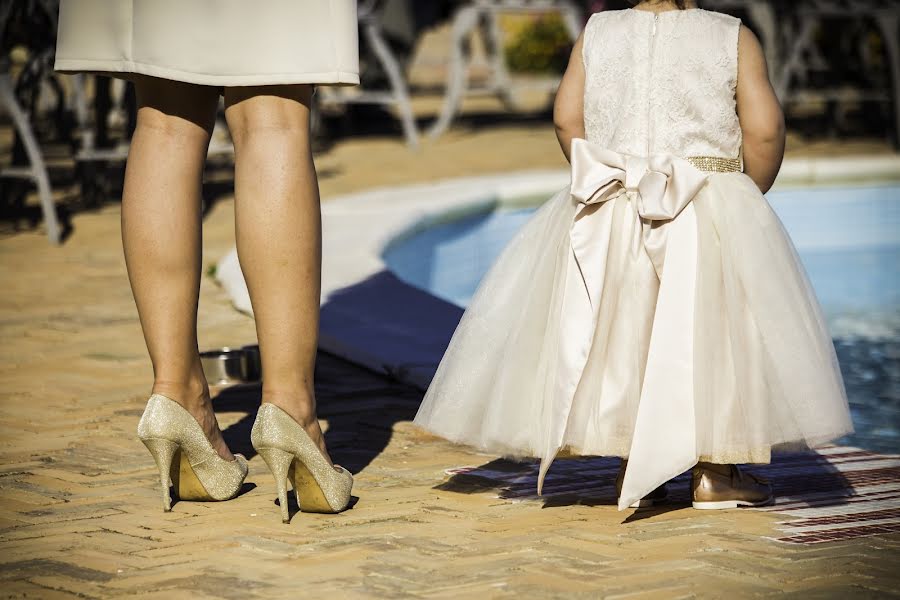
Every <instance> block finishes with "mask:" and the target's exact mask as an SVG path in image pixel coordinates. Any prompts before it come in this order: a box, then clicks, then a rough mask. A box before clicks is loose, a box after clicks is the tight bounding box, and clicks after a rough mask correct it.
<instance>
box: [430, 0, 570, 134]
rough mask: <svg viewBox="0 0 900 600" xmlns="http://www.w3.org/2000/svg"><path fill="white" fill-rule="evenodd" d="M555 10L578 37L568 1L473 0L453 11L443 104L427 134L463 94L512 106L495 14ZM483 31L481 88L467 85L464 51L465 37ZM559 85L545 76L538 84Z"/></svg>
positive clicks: (444, 122)
mask: <svg viewBox="0 0 900 600" xmlns="http://www.w3.org/2000/svg"><path fill="white" fill-rule="evenodd" d="M513 12H514V13H548V12H549V13H552V12H555V13H558V14H560V15H561V16H562V18H563V21H564V23H565V25H566V29H567V30H568V32H569V35H570V36H571V38H572V40H576V39H578V36H579V35H580V34H581V28H582V22H581V19H582V12H581V10H579V9H578V8H576V6H575V4H574V3H572V2H570V1H569V0H474V2H472V3H471V4H469V5H467V6H463V7H461V8H459V9H458V10H457V11H456V14H455V16H454V17H453V32H452V39H453V41H452V46H451V50H450V70H449V72H448V74H447V86H446V91H445V92H444V104H443V108H442V110H441V113H440V115H439V116H438V118H437V120H436V121H435V122H434V124H433V125H432V126H431V128H430V129H429V130H428V135H429V136H431V137H437V136H439V135H441V134H442V133H444V132H445V131H446V130H447V128H448V127H450V123H451V122H452V121H453V119H454V117H455V116H456V113H457V112H458V111H459V107H460V105H461V104H462V100H463V98H464V97H465V96H468V95H474V94H482V95H483V94H488V95H495V96H498V97H499V98H500V99H501V100H502V101H503V102H504V104H506V105H507V106H514V105H515V89H516V87H517V86H516V85H515V84H514V83H513V82H512V80H511V78H510V75H509V71H508V70H507V68H506V60H505V56H504V52H503V41H502V31H501V28H500V19H499V17H500V16H501V15H502V14H504V13H513ZM479 27H481V28H482V31H483V33H484V34H485V38H486V39H485V46H486V51H487V53H488V62H489V64H490V68H491V80H490V81H489V82H488V84H487V85H486V86H484V87H480V88H471V87H470V86H469V68H470V66H471V57H470V56H469V53H468V52H467V46H468V42H469V38H470V37H471V36H472V34H473V33H474V32H475V30H476V29H477V28H479ZM558 85H559V79H558V78H548V79H547V80H545V81H544V82H543V84H542V87H546V88H547V90H548V91H550V90H555V89H556V87H557V86H558Z"/></svg>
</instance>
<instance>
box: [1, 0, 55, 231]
mask: <svg viewBox="0 0 900 600" xmlns="http://www.w3.org/2000/svg"><path fill="white" fill-rule="evenodd" d="M14 8H15V9H17V10H18V11H19V13H18V14H16V13H14V12H13V9H14ZM57 14H58V12H57V8H56V3H55V2H54V1H53V0H49V1H40V0H32V1H28V2H24V1H23V2H21V3H20V4H14V3H13V2H12V1H5V2H2V3H0V48H2V49H3V55H2V56H0V109H2V110H3V111H4V112H6V113H7V114H8V115H9V117H10V118H11V119H12V123H13V127H14V128H15V134H16V141H18V142H19V144H21V147H22V149H23V150H24V156H22V155H21V153H16V152H15V151H14V156H13V163H12V164H11V165H8V166H6V167H4V168H0V179H2V178H7V179H9V178H15V179H26V180H30V181H32V182H33V183H34V185H35V186H36V187H37V192H38V199H39V201H40V205H41V211H42V213H43V217H44V225H45V227H46V229H47V239H49V240H50V242H51V243H53V244H58V243H59V242H60V241H61V239H62V229H61V228H60V225H59V219H58V218H57V215H56V205H55V204H54V203H53V190H52V189H51V187H50V177H49V175H48V174H47V165H46V163H45V161H44V155H43V153H42V152H41V148H40V146H39V144H38V141H37V137H36V136H35V134H34V129H33V128H32V124H31V115H30V112H29V111H28V110H26V109H25V108H24V107H23V106H22V104H21V103H20V102H19V99H18V98H17V92H20V93H23V94H26V93H27V94H30V95H31V96H32V97H35V96H36V95H37V94H38V93H39V90H35V89H26V88H29V87H30V88H35V87H38V88H39V87H40V86H41V83H42V80H43V79H44V77H45V75H46V73H47V71H48V70H51V71H52V68H53V67H52V62H53V53H54V48H53V46H46V45H43V47H40V46H39V47H38V48H35V49H34V51H33V52H31V55H30V57H29V60H28V62H27V63H26V64H25V66H24V68H23V69H22V70H21V72H20V75H19V78H18V81H16V82H14V81H13V78H12V76H11V74H10V58H9V56H8V54H7V48H8V47H9V46H10V45H11V44H12V43H14V42H15V41H17V40H10V39H9V37H10V30H11V27H10V22H11V20H12V19H13V17H14V16H17V17H19V18H23V19H27V18H29V17H30V16H32V15H40V16H41V17H42V18H45V19H47V20H48V23H47V24H48V25H49V26H50V27H51V28H52V30H53V31H55V30H56V16H57ZM14 146H15V144H14ZM23 159H24V160H23ZM22 163H24V164H22Z"/></svg>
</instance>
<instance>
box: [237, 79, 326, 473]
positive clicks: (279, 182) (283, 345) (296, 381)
mask: <svg viewBox="0 0 900 600" xmlns="http://www.w3.org/2000/svg"><path fill="white" fill-rule="evenodd" d="M311 97H312V87H311V86H309V85H288V86H263V87H240V88H226V90H225V118H226V119H227V120H228V127H229V129H230V130H231V136H232V139H233V140H234V151H235V163H236V166H235V186H234V190H235V217H236V233H237V250H238V256H239V258H240V262H241V269H242V270H243V272H244V277H245V279H246V281H247V289H248V290H249V292H250V299H251V301H252V303H253V314H254V316H255V318H256V333H257V337H258V338H259V349H260V354H261V357H262V370H263V398H262V399H263V402H269V403H272V404H274V405H276V406H278V407H279V408H281V409H283V410H284V411H285V412H287V413H288V414H289V415H291V417H293V418H294V420H296V421H297V422H298V423H299V424H300V425H301V426H303V428H304V429H305V430H306V431H307V433H309V435H310V437H311V438H312V439H313V441H315V442H316V443H317V444H318V445H319V448H321V449H322V452H323V453H324V454H325V456H326V458H327V457H328V453H327V451H326V449H325V441H324V438H323V436H322V430H321V429H320V428H319V423H318V421H317V420H316V399H315V392H314V390H313V371H314V368H315V360H316V347H317V344H318V332H319V294H320V286H321V282H320V279H321V266H322V241H321V228H322V226H321V215H320V211H319V189H318V182H317V181H316V170H315V166H314V165H313V161H312V151H311V150H310V140H309V104H310V99H311ZM329 460H330V459H329Z"/></svg>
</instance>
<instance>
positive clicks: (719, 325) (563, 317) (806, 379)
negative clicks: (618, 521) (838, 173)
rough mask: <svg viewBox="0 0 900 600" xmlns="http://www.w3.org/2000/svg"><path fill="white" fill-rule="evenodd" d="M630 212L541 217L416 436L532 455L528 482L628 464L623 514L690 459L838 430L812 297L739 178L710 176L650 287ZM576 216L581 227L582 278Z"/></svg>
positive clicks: (787, 245) (764, 454)
mask: <svg viewBox="0 0 900 600" xmlns="http://www.w3.org/2000/svg"><path fill="white" fill-rule="evenodd" d="M636 200H637V196H636V194H635V193H634V192H628V193H622V194H620V195H619V196H618V197H616V198H614V199H612V200H610V201H608V202H605V203H603V204H600V205H599V206H596V207H594V208H593V209H592V211H591V212H589V213H584V212H582V213H579V211H580V210H582V211H583V205H582V204H580V203H579V201H578V200H577V199H575V198H574V197H573V195H572V193H570V190H569V189H566V190H563V191H561V192H560V193H558V194H557V195H555V196H554V197H553V198H551V199H550V201H548V202H547V203H546V204H544V205H543V206H542V207H541V208H540V209H539V210H538V211H537V213H536V214H535V216H534V217H533V218H532V220H531V221H529V222H528V223H527V224H526V226H525V227H524V228H523V229H522V230H521V231H519V232H518V234H517V235H516V236H515V238H514V239H513V240H512V241H511V243H510V244H509V245H508V247H507V248H506V249H505V250H504V252H503V253H502V255H501V256H500V258H499V259H498V260H497V262H496V264H495V265H494V266H493V267H492V269H491V271H490V272H489V273H488V274H487V276H486V277H485V279H484V280H483V282H482V284H481V286H480V287H479V289H478V291H477V292H476V294H475V296H474V297H473V299H472V302H471V304H470V306H469V308H468V310H467V311H466V313H465V315H464V316H463V318H462V321H461V322H460V324H459V327H458V329H457V331H456V333H455V334H454V336H453V339H452V341H451V342H450V345H449V347H448V349H447V352H446V354H445V356H444V358H443V360H442V362H441V364H440V367H439V368H438V370H437V373H436V375H435V377H434V380H433V382H432V384H431V386H430V387H429V389H428V392H427V394H426V396H425V399H424V401H423V403H422V406H421V408H420V409H419V412H418V414H417V415H416V418H415V422H416V424H418V425H419V426H421V427H423V428H425V429H427V430H430V431H431V432H433V433H436V434H438V435H440V436H442V437H444V438H447V439H449V440H452V441H454V442H459V443H463V444H467V445H471V446H474V447H476V448H479V449H481V450H484V451H487V452H490V453H495V454H500V455H506V456H516V457H525V456H529V457H539V458H541V459H542V460H543V465H542V466H543V467H544V468H543V469H542V473H546V469H547V468H548V467H549V465H550V463H551V462H552V460H553V459H554V457H555V456H557V454H559V453H569V454H575V455H607V456H621V457H630V461H629V467H628V471H629V472H630V473H626V488H627V489H626V490H624V491H623V498H622V499H620V507H622V506H627V504H628V503H630V502H631V501H633V500H635V499H637V498H639V497H641V496H642V495H643V494H645V493H647V492H649V491H650V490H652V489H653V488H654V487H655V486H656V485H659V484H660V483H662V482H663V481H665V480H667V479H668V478H671V477H674V476H676V475H678V474H679V473H680V472H683V471H684V470H687V469H689V468H690V467H691V466H693V464H695V463H696V462H697V461H698V460H705V461H710V462H718V463H745V462H759V463H763V462H768V461H769V456H770V451H771V450H772V448H773V447H780V446H788V445H789V446H791V447H792V448H796V447H797V446H803V447H812V446H815V445H818V444H821V443H824V442H827V441H830V440H832V439H834V438H836V437H839V436H841V435H844V434H846V433H847V432H849V431H851V430H852V425H851V421H850V415H849V410H848V406H847V400H846V395H845V392H844V387H843V382H842V380H841V375H840V371H839V369H838V364H837V360H836V357H835V353H834V347H833V345H832V342H831V337H830V335H829V333H828V331H827V329H826V326H825V323H824V319H823V317H822V314H821V310H820V308H819V306H818V303H817V301H816V298H815V294H814V292H813V290H812V288H811V286H810V283H809V280H808V278H807V276H806V274H805V271H804V269H803V267H802V265H801V263H800V260H799V258H798V256H797V253H796V251H795V249H794V247H793V245H792V243H791V241H790V239H789V237H788V235H787V233H786V232H785V230H784V228H783V226H782V224H781V222H780V221H779V219H778V217H777V216H776V215H775V213H774V212H773V211H772V209H771V207H770V206H769V204H768V202H767V201H766V200H765V198H764V197H763V196H762V195H761V194H760V192H759V190H758V189H757V187H756V186H755V185H754V183H753V182H752V180H751V179H750V178H749V177H747V176H746V175H744V174H742V173H728V174H711V175H709V177H708V180H707V182H706V184H705V185H704V186H703V187H702V189H700V191H699V192H698V193H697V194H696V195H695V196H694V198H693V202H691V205H692V208H691V210H690V211H688V210H685V211H684V212H682V214H681V215H679V216H678V217H677V219H690V220H691V223H690V228H688V229H685V230H684V232H683V233H681V234H679V235H677V236H676V235H673V234H670V237H669V240H668V244H669V245H670V246H673V245H675V246H677V245H679V244H681V245H685V246H692V248H691V249H692V252H689V253H685V254H684V256H687V257H689V258H687V259H684V260H682V263H683V264H682V265H676V264H675V260H674V259H670V258H667V259H666V260H667V261H670V262H671V263H672V264H671V265H670V264H669V262H667V264H666V266H665V267H664V270H663V271H662V275H660V274H659V272H658V269H657V268H655V266H654V261H653V260H652V259H651V257H650V254H649V253H648V251H647V249H646V248H645V237H644V233H643V232H644V231H646V225H647V223H646V221H645V220H642V218H641V216H640V215H639V214H638V207H637V206H636ZM578 219H591V220H592V225H591V227H592V229H591V231H592V233H591V238H590V240H588V241H587V244H586V246H585V249H584V250H583V256H582V257H581V259H582V260H581V263H577V261H574V260H573V252H572V247H573V243H574V241H573V236H574V233H573V222H577V221H578ZM588 276H590V277H600V278H602V284H594V287H595V288H596V289H595V290H594V291H593V292H591V293H592V296H591V298H590V303H589V305H590V311H588V309H584V310H582V309H577V310H576V308H577V307H576V306H575V305H573V304H572V302H571V300H570V299H568V298H567V296H570V295H572V292H571V291H567V290H573V289H576V290H577V289H580V287H582V285H581V282H579V284H578V285H576V286H575V287H574V288H573V280H578V279H579V278H580V277H582V278H584V279H585V280H587V278H588ZM582 304H584V302H582ZM579 311H581V312H579ZM679 328H680V330H681V334H677V331H678V330H679ZM673 332H674V333H673ZM679 335H681V337H679ZM573 365H574V367H573ZM679 390H682V391H683V393H682V392H680V391H679ZM679 394H680V395H679ZM635 463H637V464H635Z"/></svg>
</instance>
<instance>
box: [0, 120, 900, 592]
mask: <svg viewBox="0 0 900 600" xmlns="http://www.w3.org/2000/svg"><path fill="white" fill-rule="evenodd" d="M552 135H553V134H552V128H551V127H549V126H543V125H542V126H541V127H540V128H536V127H531V126H529V127H520V128H517V127H516V126H503V127H497V128H494V129H492V130H490V131H486V132H479V133H473V134H466V135H457V134H453V135H450V136H447V137H446V138H442V139H441V140H438V142H435V143H433V145H431V146H428V147H426V148H424V149H423V152H422V153H421V154H419V155H416V156H411V157H409V162H410V164H409V166H408V167H407V168H406V172H404V173H397V172H392V171H389V170H388V169H387V168H386V165H388V164H390V161H395V162H396V161H397V160H399V159H400V158H402V157H404V156H407V153H406V151H405V149H404V148H403V146H402V143H401V142H399V141H394V140H391V141H389V142H385V141H383V140H375V141H371V140H361V141H353V142H347V143H346V144H343V145H341V146H340V147H338V148H336V149H334V150H333V151H332V152H329V153H328V154H327V155H325V156H323V157H320V158H319V160H318V162H319V166H320V169H321V170H322V189H323V197H325V198H326V199H329V198H333V197H334V196H336V195H337V194H344V193H350V192H354V191H356V190H360V189H365V188H376V187H380V186H385V185H394V184H397V183H408V182H410V181H413V180H414V178H418V179H420V180H429V179H432V178H450V177H455V176H458V175H461V174H466V173H471V172H478V173H489V172H500V171H506V170H510V169H512V168H517V169H526V168H527V169H558V167H560V166H561V165H559V164H557V163H558V162H559V159H558V156H557V155H556V154H554V155H552V156H551V155H550V152H556V149H555V148H554V147H553V144H552ZM548 142H549V143H548ZM385 148H386V150H385ZM496 148H511V149H514V150H512V151H511V152H513V153H514V154H510V153H509V152H506V153H498V152H493V151H491V149H496ZM382 150H383V151H382ZM478 152H480V155H478V154H477V153H478ZM369 156H372V158H371V162H368V161H366V160H365V159H366V158H367V157H369ZM404 164H405V163H404ZM404 178H405V179H404ZM563 183H564V182H563ZM328 206H329V203H328V202H326V213H328V212H329V211H330V210H336V209H330V208H328ZM232 217H233V202H232V200H231V198H230V197H223V198H222V199H220V200H219V201H217V202H216V203H215V204H214V205H213V206H212V208H211V209H210V211H209V213H208V215H207V216H206V220H205V225H204V227H205V229H204V252H205V257H206V258H205V264H206V265H211V264H215V263H216V262H217V261H218V260H219V259H220V258H221V257H222V256H224V255H225V254H227V252H228V251H229V250H230V248H231V246H232V244H233V237H232V236H233V233H232V232H233V223H232ZM72 222H73V226H74V231H73V234H72V236H71V237H70V238H69V239H68V240H67V242H66V243H65V244H64V245H63V246H61V247H58V248H53V247H50V246H49V245H47V243H46V240H45V238H44V237H43V235H42V233H41V232H40V231H29V232H24V233H17V234H15V235H6V236H4V237H2V238H0V257H2V260H0V276H2V281H3V282H4V286H5V290H4V293H3V294H2V296H0V315H2V319H0V334H2V336H3V339H4V340H6V341H7V343H6V344H4V346H3V348H2V350H0V353H2V354H0V356H2V359H3V360H2V361H0V378H2V379H0V380H2V382H3V387H2V390H0V590H2V594H0V595H2V596H3V597H19V598H23V597H24V598H71V597H81V598H110V597H123V596H132V595H138V594H140V595H142V596H147V597H150V598H153V597H159V598H163V597H165V598H173V597H174V598H181V597H192V598H206V597H208V598H253V597H260V598H279V597H333V598H372V597H378V598H426V597H430V598H441V597H443V598H460V597H479V598H480V597H498V598H503V597H516V598H563V597H565V598H572V597H575V598H578V597H589V598H596V597H609V598H616V597H618V598H628V597H635V598H637V597H640V598H655V597H658V598H671V597H694V596H696V597H722V596H726V595H727V596H733V597H739V598H742V597H751V596H754V595H759V596H774V595H786V596H788V597H791V596H793V597H798V598H804V599H805V598H831V597H834V598H847V597H852V598H856V597H863V598H864V597H871V598H882V597H886V596H890V595H892V594H893V595H896V593H897V592H896V590H898V589H900V571H898V569H897V567H898V565H900V533H897V532H896V531H894V532H892V531H891V528H890V527H888V526H886V524H890V523H893V522H894V520H895V519H896V512H897V511H896V509H895V508H891V507H892V506H893V505H892V504H890V502H891V498H890V496H892V495H893V496H894V497H896V496H897V495H900V494H895V493H893V492H892V490H894V489H896V487H897V486H898V485H900V468H898V466H897V459H896V458H893V457H877V456H872V455H866V454H855V453H854V452H853V451H852V450H845V449H836V450H835V451H834V452H833V454H834V456H833V457H832V458H831V459H829V460H828V461H825V462H819V463H816V464H812V463H804V465H802V468H799V467H798V466H797V465H793V464H790V463H781V464H778V465H775V466H774V467H773V470H771V471H768V472H766V474H767V475H769V476H771V477H773V479H774V480H775V484H776V488H778V489H779V490H780V491H782V492H787V493H788V494H791V493H793V492H791V490H792V489H794V488H796V487H797V486H800V487H803V488H805V489H806V494H807V495H806V496H804V498H805V499H806V501H807V504H813V503H815V502H818V503H819V507H818V510H819V512H818V513H816V515H815V516H814V515H812V514H806V516H804V517H803V518H802V519H798V518H793V517H790V516H788V515H787V514H781V513H775V512H765V511H726V512H713V513H701V512H698V511H693V510H691V509H688V508H685V507H684V504H682V503H679V502H678V497H679V496H678V494H680V493H681V492H680V491H679V490H680V489H682V488H681V487H678V488H677V489H676V490H675V492H674V493H675V495H676V497H675V500H676V502H675V503H674V504H672V505H669V506H667V507H665V508H663V509H661V510H658V511H648V512H643V513H632V512H631V511H628V512H622V513H620V512H618V511H616V510H615V507H614V506H611V505H609V501H610V498H611V489H612V483H611V478H610V473H611V472H612V471H614V470H615V464H614V463H611V462H609V461H603V460H591V461H588V462H587V463H578V462H575V461H573V462H562V461H561V462H560V470H559V473H558V477H557V478H556V479H555V485H556V486H557V487H556V488H555V489H554V490H553V491H554V493H553V495H550V496H548V498H547V499H536V498H534V497H533V496H532V495H531V494H530V493H529V491H528V490H529V489H531V486H530V484H529V482H530V480H529V478H530V477H531V475H530V469H531V466H530V465H528V464H524V465H522V464H515V463H509V462H506V461H498V460H496V459H495V458H496V457H492V456H486V455H481V454H478V453H475V452H472V451H471V450H469V449H466V448H462V447H457V446H453V445H450V444H448V443H446V442H443V441H441V440H437V439H434V438H432V437H429V436H427V435H425V434H423V433H422V432H420V431H418V430H416V429H415V428H414V427H413V426H412V425H411V424H410V422H409V421H410V419H411V418H412V416H413V414H414V413H415V411H416V408H417V407H418V403H419V401H420V399H421V392H420V390H418V389H416V387H414V386H410V385H407V384H403V383H399V382H398V381H397V380H396V378H395V377H394V375H395V374H390V375H384V374H376V373H372V372H371V371H368V370H365V369H362V368H360V367H358V366H355V365H353V364H350V363H348V362H346V361H343V360H340V359H338V358H335V357H334V356H332V355H329V354H323V355H322V356H321V360H320V362H319V373H318V394H319V399H320V404H321V411H322V416H323V419H324V422H325V424H326V426H327V429H328V432H327V435H328V441H329V444H330V447H331V448H332V452H333V454H334V456H335V458H336V459H337V460H338V461H339V462H342V463H344V464H345V465H346V466H348V468H351V469H352V470H353V471H354V472H355V473H356V487H355V490H354V494H355V495H356V496H358V498H359V500H358V501H357V502H356V504H355V505H354V506H353V508H352V509H351V510H349V511H347V512H345V513H343V514H341V515H337V516H327V515H305V514H297V515H295V516H294V518H293V521H292V522H291V524H290V525H289V526H285V525H282V524H281V522H280V519H279V517H278V508H277V506H276V505H275V504H274V499H275V490H274V486H273V482H272V480H271V476H270V475H269V474H268V472H267V471H266V468H265V465H263V463H262V461H261V460H260V458H259V457H258V456H252V455H251V454H250V452H251V449H250V447H249V443H248V441H249V428H250V425H251V424H252V420H253V417H254V414H255V410H256V406H257V403H258V399H259V390H258V388H257V387H256V386H252V385H248V386H237V387H232V388H229V389H226V390H218V395H217V397H216V400H215V405H216V408H217V411H218V416H219V419H220V422H221V424H222V426H223V428H224V429H225V431H226V436H227V439H228V441H229V443H230V444H231V445H232V448H233V449H234V450H235V451H238V452H244V453H248V456H249V457H250V476H249V477H248V486H247V487H248V488H251V489H248V490H247V492H246V493H244V494H243V495H241V496H240V497H239V498H237V499H235V500H233V501H230V502H227V503H220V504H215V503H190V502H180V503H178V504H176V505H175V507H174V510H173V512H172V513H168V514H166V513H163V512H162V511H161V510H160V507H159V495H158V490H157V489H156V487H155V483H156V472H155V469H154V467H153V464H152V460H151V459H150V456H149V455H148V454H147V452H146V451H145V449H144V448H143V447H142V446H141V444H140V443H139V441H138V440H137V439H136V436H135V426H136V423H137V418H138V415H139V414H140V412H141V410H142V409H143V405H144V403H145V401H146V393H147V392H148V384H149V382H150V377H151V373H150V367H149V364H148V361H147V359H146V350H145V348H144V345H143V340H142V338H141V333H140V329H139V326H138V323H137V319H136V313H135V309H134V305H133V302H132V300H131V295H130V291H129V290H128V286H127V279H126V275H125V270H124V263H123V260H122V255H121V250H120V247H119V242H118V237H119V233H118V229H119V210H118V206H116V205H110V206H107V207H105V208H103V209H101V210H99V211H96V212H86V213H79V214H77V215H75V216H74V217H73V221H72ZM351 241H352V240H351ZM199 328H200V343H201V346H202V347H203V348H214V347H221V346H228V345H232V346H233V345H241V344H245V343H250V342H252V341H253V340H254V339H255V332H254V327H253V322H252V320H251V319H250V318H248V317H247V316H246V315H243V314H241V313H239V312H238V311H235V310H234V308H233V307H232V305H231V301H230V299H229V297H228V295H227V294H226V292H225V290H223V289H222V288H220V287H219V286H218V285H216V283H215V282H214V281H213V280H212V278H210V277H204V278H203V282H202V285H201V315H200V324H199ZM839 463H840V464H841V465H844V466H837V465H838V464H839ZM449 469H454V471H453V472H452V473H448V470H449ZM847 484H849V485H851V486H854V487H856V488H858V489H865V490H866V493H867V494H869V495H868V496H866V497H867V498H869V500H871V502H869V503H868V504H867V505H866V511H867V512H866V513H865V514H868V515H871V518H870V519H869V521H868V526H869V527H870V529H869V530H868V531H867V533H868V534H870V535H867V537H852V536H851V537H844V538H840V539H838V538H836V537H835V538H831V539H832V540H833V541H821V542H819V543H813V541H809V542H808V543H807V542H802V543H797V542H796V541H795V542H784V541H777V539H778V538H785V537H792V536H796V535H802V534H803V533H804V532H806V533H807V534H809V536H811V537H814V536H812V534H810V533H809V532H816V531H821V530H822V528H823V527H824V528H828V527H830V528H832V529H842V528H843V529H848V530H850V529H856V528H859V527H863V526H866V525H865V524H864V523H859V522H854V521H853V520H852V519H851V518H850V517H849V515H852V514H859V512H856V513H854V508H856V509H858V508H859V507H860V505H858V504H857V505H856V506H855V507H854V506H853V505H852V504H851V503H848V502H843V501H841V500H840V499H839V498H838V499H835V498H837V496H836V495H839V494H840V493H841V490H845V489H847V488H846V485H847ZM678 485H679V486H682V487H683V484H682V483H679V484H678ZM253 486H255V487H253ZM815 494H819V495H818V496H816V495H815ZM829 498H830V499H829ZM895 501H896V500H895ZM879 502H880V503H881V504H878V503H879ZM884 506H886V508H885V507H884ZM879 507H881V508H879ZM776 508H777V507H776ZM782 508H790V507H789V506H786V507H782ZM792 524H793V525H792ZM849 533H853V532H849Z"/></svg>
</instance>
